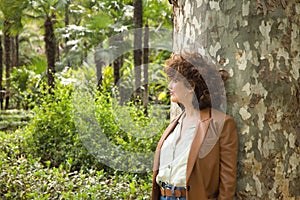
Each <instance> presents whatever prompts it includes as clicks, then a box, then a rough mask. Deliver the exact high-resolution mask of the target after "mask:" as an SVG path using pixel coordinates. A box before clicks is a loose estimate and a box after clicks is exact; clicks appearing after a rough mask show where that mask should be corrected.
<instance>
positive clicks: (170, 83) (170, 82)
mask: <svg viewBox="0 0 300 200" xmlns="http://www.w3.org/2000/svg"><path fill="white" fill-rule="evenodd" d="M171 88H172V81H169V84H168V89H169V90H170V89H171Z"/></svg>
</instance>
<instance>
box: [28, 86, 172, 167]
mask: <svg viewBox="0 0 300 200" xmlns="http://www.w3.org/2000/svg"><path fill="white" fill-rule="evenodd" d="M76 90H79V89H76ZM41 91H43V92H42V94H43V98H39V101H38V103H35V107H34V109H33V112H34V113H35V115H34V117H33V119H32V120H31V121H30V123H29V125H28V126H27V127H26V128H25V129H24V131H25V134H26V135H28V136H29V137H28V138H27V139H26V144H27V147H26V149H27V151H28V153H29V154H32V155H33V156H34V157H35V158H40V159H41V162H42V163H44V164H45V163H46V162H50V166H51V167H58V166H59V165H61V164H65V163H66V161H67V160H70V159H71V160H72V167H71V169H72V170H80V169H91V168H94V169H98V170H100V169H106V170H109V168H108V167H106V166H105V163H106V164H107V162H105V161H106V160H113V159H115V160H120V159H122V158H121V157H118V155H120V154H121V153H119V154H118V151H117V149H123V150H125V151H129V152H135V153H136V152H138V153H139V152H141V153H147V156H148V157H143V159H145V160H146V161H147V163H142V164H143V165H144V166H143V167H142V166H141V168H142V169H144V171H145V170H146V167H147V168H148V169H149V167H151V166H150V165H151V162H152V160H153V157H152V154H151V153H153V152H154V151H155V148H156V144H157V142H158V140H159V137H160V135H161V134H160V133H161V131H163V130H164V128H165V126H166V125H167V123H166V120H167V116H165V114H166V109H165V108H162V107H159V108H155V107H152V106H150V107H149V111H148V113H149V115H148V116H146V115H145V114H144V111H143V109H141V105H139V104H137V105H135V104H133V103H130V102H128V103H127V104H125V105H124V106H121V105H119V104H118V102H115V99H114V98H112V97H111V93H110V92H106V91H102V92H101V93H97V94H95V96H93V97H91V99H88V97H87V95H86V94H79V95H80V96H78V97H76V94H77V93H76V92H75V87H74V86H73V85H72V84H68V85H62V84H61V83H60V82H59V81H57V82H56V88H55V89H54V90H53V92H52V93H51V94H49V93H48V90H47V88H45V89H44V90H42V89H41ZM74 98H75V99H77V100H79V101H80V102H79V103H78V104H79V105H80V107H79V108H76V105H75V104H74V101H75V100H74ZM91 104H93V105H91ZM88 105H90V106H88ZM74 106H75V107H74ZM91 109H94V110H91ZM154 111H155V112H154ZM78 112H79V113H78ZM79 115H81V116H79ZM155 115H156V116H155ZM78 116H79V117H78ZM161 116H163V117H161ZM93 117H94V118H95V120H96V125H94V124H83V123H87V122H85V121H83V120H87V121H88V122H89V121H90V120H92V118H93ZM82 121H83V122H82ZM93 126H95V128H94V127H93ZM98 126H99V127H101V132H102V133H103V134H105V137H107V138H108V139H109V140H110V142H111V143H113V145H114V146H115V147H116V149H114V150H112V151H110V152H112V154H113V155H112V154H109V155H107V154H105V153H103V155H101V156H102V157H101V156H100V157H98V156H97V155H98V154H101V152H104V151H106V152H109V151H108V150H107V149H105V148H104V147H103V144H104V143H102V142H101V140H102V139H103V136H101V134H100V131H99V129H98V128H97V127H98ZM81 129H87V130H86V133H83V132H84V131H82V130H81ZM85 138H88V139H87V140H88V141H87V142H88V143H87V142H85V141H86V140H85ZM93 144H95V148H93V149H92V150H91V149H90V148H89V147H90V146H91V145H93ZM101 145H102V146H101ZM94 156H96V158H97V159H95V157H94ZM132 156H134V154H132ZM134 159H135V158H134ZM123 160H124V159H123ZM128 160H129V162H131V160H130V158H128ZM100 161H101V162H100ZM132 162H133V161H132ZM103 163H104V164H103ZM122 164H124V165H126V163H125V162H122ZM146 165H147V166H146ZM126 168H129V169H130V166H126ZM140 171H142V170H140Z"/></svg>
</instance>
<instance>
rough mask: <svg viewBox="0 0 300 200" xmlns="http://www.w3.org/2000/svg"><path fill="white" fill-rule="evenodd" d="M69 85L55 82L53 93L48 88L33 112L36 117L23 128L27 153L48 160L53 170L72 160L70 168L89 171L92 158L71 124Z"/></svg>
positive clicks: (71, 106)
mask: <svg viewBox="0 0 300 200" xmlns="http://www.w3.org/2000/svg"><path fill="white" fill-rule="evenodd" d="M72 92H73V87H72V85H61V84H59V82H58V81H57V82H56V88H55V89H54V90H53V94H49V93H48V90H47V88H46V89H45V91H44V92H43V95H44V96H43V98H40V99H39V101H38V104H37V103H36V105H35V107H34V109H33V110H32V111H33V112H34V113H35V115H34V117H33V119H32V120H31V121H30V123H29V125H28V126H27V127H26V128H25V129H24V131H25V132H26V134H27V135H29V136H30V137H28V139H27V141H26V144H27V148H26V149H27V150H28V153H30V154H32V155H33V156H34V157H36V158H41V162H42V163H45V162H46V161H50V163H51V166H52V167H58V166H59V165H60V164H63V163H64V162H65V161H66V160H69V159H72V161H73V162H72V169H74V170H78V169H80V168H81V167H86V168H91V167H94V166H95V165H96V162H95V161H94V160H95V159H94V158H93V157H92V155H90V154H89V153H88V152H87V150H86V149H85V148H84V146H83V145H82V143H81V141H80V139H79V137H78V134H77V131H76V127H75V124H74V118H73V113H72V112H73V104H72Z"/></svg>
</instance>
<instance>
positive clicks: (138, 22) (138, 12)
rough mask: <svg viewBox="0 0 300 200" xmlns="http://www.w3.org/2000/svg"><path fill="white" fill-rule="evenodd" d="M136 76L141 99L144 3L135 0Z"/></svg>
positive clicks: (138, 94)
mask: <svg viewBox="0 0 300 200" xmlns="http://www.w3.org/2000/svg"><path fill="white" fill-rule="evenodd" d="M133 21H134V52H133V60H134V74H135V98H138V97H141V65H142V58H143V51H142V44H143V43H142V42H143V40H142V34H143V31H142V27H143V1H142V0H134V14H133Z"/></svg>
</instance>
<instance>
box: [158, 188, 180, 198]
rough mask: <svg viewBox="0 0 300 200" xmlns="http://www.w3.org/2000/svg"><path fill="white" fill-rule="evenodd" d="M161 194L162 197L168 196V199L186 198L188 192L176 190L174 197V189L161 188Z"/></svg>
mask: <svg viewBox="0 0 300 200" xmlns="http://www.w3.org/2000/svg"><path fill="white" fill-rule="evenodd" d="M160 192H161V195H162V196H167V197H177V198H179V197H185V196H186V190H176V189H175V190H174V196H173V194H172V189H169V188H163V187H160Z"/></svg>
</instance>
